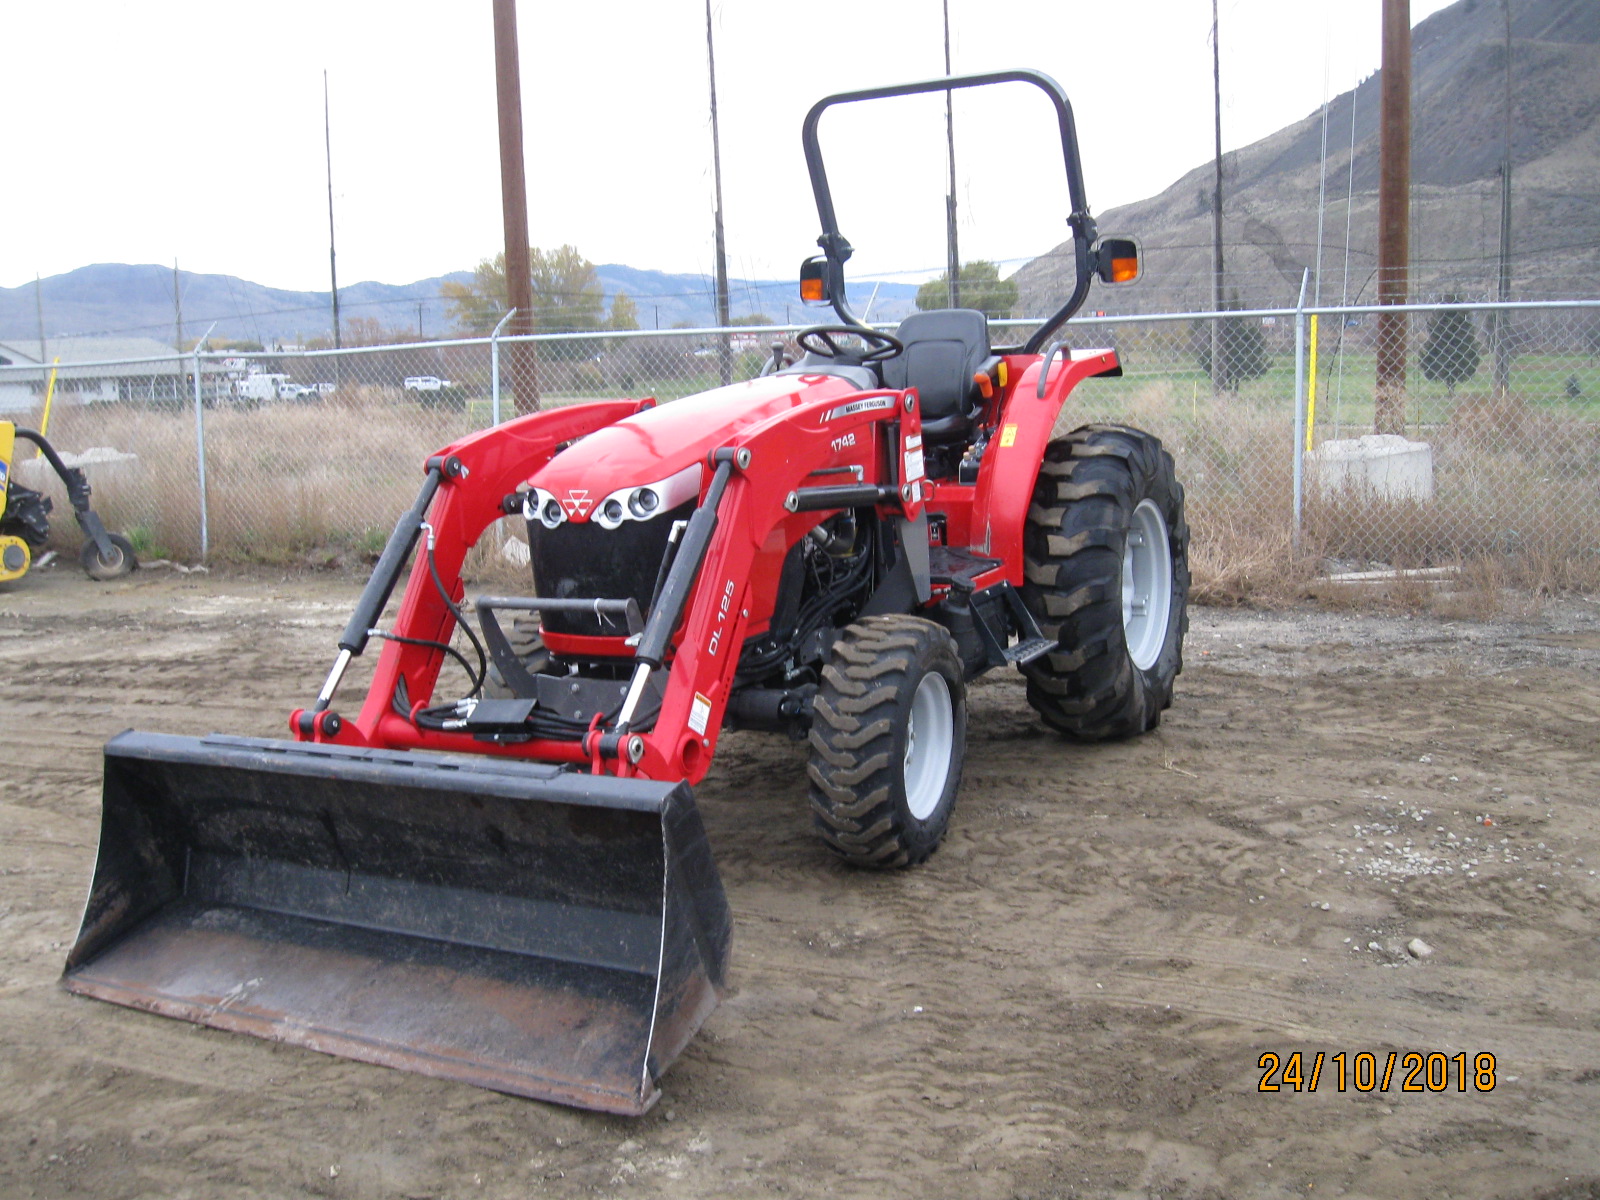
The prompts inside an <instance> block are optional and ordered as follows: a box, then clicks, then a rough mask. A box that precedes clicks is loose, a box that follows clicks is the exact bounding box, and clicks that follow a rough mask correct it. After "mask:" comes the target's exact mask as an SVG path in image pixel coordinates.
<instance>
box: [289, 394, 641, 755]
mask: <svg viewBox="0 0 1600 1200" xmlns="http://www.w3.org/2000/svg"><path fill="white" fill-rule="evenodd" d="M653 403H654V401H653V400H644V401H640V400H610V401H600V402H597V403H594V404H583V405H574V406H573V407H571V408H562V409H554V410H551V411H548V412H539V413H533V414H530V415H529V416H526V417H521V418H518V419H517V420H515V421H511V422H508V423H507V424H505V425H501V426H497V427H495V428H493V429H485V430H482V431H480V432H478V433H475V434H472V435H471V436H469V437H465V438H462V439H461V440H460V441H458V442H454V443H452V444H451V445H449V446H446V447H445V448H444V449H442V450H440V451H439V452H438V453H437V454H436V455H433V456H431V457H430V459H429V461H430V462H449V461H450V460H452V459H453V460H455V462H456V463H457V464H459V466H458V467H455V468H452V469H451V470H450V471H449V472H447V473H445V474H444V475H443V477H442V478H441V480H440V482H439V485H438V490H437V492H436V493H435V495H434V499H433V502H432V504H431V505H429V506H427V525H428V527H429V528H430V529H431V534H430V533H428V532H427V531H424V537H425V538H426V539H428V540H430V541H431V542H432V547H431V551H432V556H433V567H434V569H436V570H437V571H438V573H439V577H440V579H441V580H442V581H443V582H444V584H445V587H446V589H447V590H448V591H449V592H450V598H451V600H452V602H455V603H457V604H459V603H460V601H461V598H462V595H463V590H462V583H461V565H462V563H463V562H464V561H465V560H466V556H467V552H468V551H469V550H471V549H472V547H473V546H474V545H475V544H476V543H477V541H478V539H479V537H481V536H482V534H483V531H484V530H485V529H487V528H488V527H489V526H490V525H491V524H492V523H493V522H495V521H496V520H498V519H499V518H501V517H503V516H505V515H506V509H505V507H504V501H505V499H506V498H507V497H508V496H512V495H514V494H515V493H516V489H517V487H518V485H519V484H522V483H524V482H525V481H526V480H527V478H528V476H529V475H530V474H532V473H533V472H534V471H536V470H537V469H538V468H539V467H541V466H543V465H544V464H545V463H546V462H548V461H549V460H550V459H551V458H552V457H553V456H554V455H555V454H556V453H557V452H558V450H559V449H560V447H562V446H563V445H565V444H567V443H569V442H571V441H573V440H575V439H577V438H580V437H582V436H584V435H585V434H588V433H592V432H594V431H595V430H596V429H600V428H603V427H604V426H606V425H610V424H612V423H613V422H615V421H620V420H621V419H622V418H624V417H628V416H631V415H633V414H634V413H636V412H639V411H641V410H642V409H644V408H647V407H649V406H651V405H652V404H653ZM402 536H403V535H402V531H401V530H400V529H397V530H396V532H395V535H394V537H393V538H391V547H390V550H395V549H397V547H396V546H395V545H394V543H395V542H396V541H398V540H399V539H400V538H401V537H402ZM429 549H430V547H429V546H428V544H427V542H426V541H425V543H424V545H423V546H422V548H421V552H420V553H419V554H417V555H416V560H415V561H414V562H413V564H412V568H411V574H410V577H409V579H408V581H407V583H406V589H405V593H404V594H403V596H402V597H401V601H400V607H399V610H398V612H397V613H396V615H395V620H394V632H396V633H398V634H400V635H401V636H403V637H406V638H411V639H415V640H417V641H425V642H433V643H446V642H448V641H449V638H450V634H451V631H452V630H453V629H454V626H455V618H454V616H452V615H451V613H450V611H449V609H447V608H446V607H445V604H444V600H443V598H442V597H441V596H440V595H439V589H438V587H437V586H436V585H435V584H434V581H433V577H432V572H431V571H430V570H429V565H428V554H429ZM390 550H386V551H385V558H387V557H389V555H390ZM403 566H404V561H403V556H397V560H396V561H395V563H394V564H393V566H392V568H391V569H392V570H393V571H394V572H396V573H398V571H399V570H400V569H402V568H403ZM381 570H382V568H381V565H380V572H379V573H375V574H374V576H373V579H372V581H371V582H369V583H368V585H367V587H368V591H367V593H366V595H364V596H363V600H366V599H367V598H368V597H369V596H373V595H374V594H375V589H392V587H393V586H394V583H395V578H394V577H391V578H389V579H383V578H380V575H381ZM383 594H384V595H385V596H386V595H387V592H386V591H385V592H383ZM381 608H382V604H381V602H380V603H378V604H376V605H374V606H373V609H374V611H375V615H376V616H380V617H381V615H382V613H381ZM351 634H352V631H349V630H347V631H346V639H345V640H346V642H349V641H351V640H352V638H351ZM342 644H343V643H342ZM359 652H360V651H359V645H358V647H357V649H356V653H359ZM443 662H444V655H443V653H442V652H440V651H439V650H437V649H431V648H429V647H428V646H418V645H410V644H406V643H404V642H399V641H393V640H391V641H388V642H386V644H385V645H384V648H383V651H382V653H381V654H380V656H379V659H378V666H377V669H376V670H375V672H374V674H373V680H372V685H371V687H370V688H369V690H368V692H367V698H366V701H365V703H364V704H363V705H362V708H361V713H360V715H359V716H358V717H357V718H356V719H355V720H354V721H343V720H340V719H338V718H337V717H336V716H335V717H334V718H333V719H331V720H330V719H328V717H327V714H325V713H315V714H308V713H307V711H306V710H304V709H296V710H295V711H294V712H293V713H292V714H290V717H289V728H290V730H291V732H292V733H293V734H294V736H295V737H296V738H297V739H298V740H300V741H317V742H338V743H341V744H343V745H347V746H391V747H394V748H408V747H410V746H412V745H415V744H416V743H415V742H414V741H413V740H411V739H410V738H407V737H404V736H402V737H401V738H399V739H398V740H396V739H395V738H394V737H393V736H392V735H391V736H389V737H385V734H384V729H385V726H386V725H389V724H392V722H391V721H390V720H389V719H390V718H393V717H397V716H398V715H399V714H397V713H396V712H395V704H396V698H397V697H401V696H404V697H409V699H410V700H411V701H412V703H411V705H410V707H415V704H416V702H421V701H426V700H427V699H428V698H429V697H431V696H432V694H433V690H434V684H435V683H436V682H437V680H438V675H439V669H440V667H441V666H442V664H443ZM325 690H326V689H325ZM330 711H331V710H330ZM311 716H314V717H315V718H316V719H315V720H311V719H308V717H311ZM404 728H409V729H412V730H413V732H414V731H415V730H414V727H413V726H410V725H409V724H408V723H407V724H406V725H405V726H404ZM472 748H474V749H479V748H481V747H472Z"/></svg>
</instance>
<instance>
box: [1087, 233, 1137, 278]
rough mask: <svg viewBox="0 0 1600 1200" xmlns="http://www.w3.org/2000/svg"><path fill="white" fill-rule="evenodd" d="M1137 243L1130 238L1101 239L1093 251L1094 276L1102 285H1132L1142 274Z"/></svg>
mask: <svg viewBox="0 0 1600 1200" xmlns="http://www.w3.org/2000/svg"><path fill="white" fill-rule="evenodd" d="M1143 269H1144V264H1143V263H1141V262H1140V261H1139V243H1138V242H1136V241H1134V240H1133V239H1132V238H1101V239H1100V245H1099V246H1098V247H1097V248H1096V250H1095V274H1097V275H1099V276H1100V279H1101V281H1102V282H1104V283H1133V282H1134V281H1135V280H1137V279H1138V278H1139V276H1140V275H1141V274H1142V273H1143Z"/></svg>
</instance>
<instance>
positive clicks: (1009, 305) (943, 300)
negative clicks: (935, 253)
mask: <svg viewBox="0 0 1600 1200" xmlns="http://www.w3.org/2000/svg"><path fill="white" fill-rule="evenodd" d="M1016 305H1017V284H1016V281H1015V280H1013V279H1001V278H1000V268H999V267H998V266H996V265H995V264H994V263H992V262H987V261H985V260H984V259H981V258H976V259H973V260H972V261H971V262H969V263H962V264H961V307H962V308H975V309H977V310H978V311H979V312H981V313H983V314H984V316H986V317H1009V316H1010V315H1011V310H1012V309H1013V308H1015V307H1016ZM917 307H918V308H919V309H921V310H922V311H923V312H928V311H930V310H931V309H935V308H949V307H950V272H949V271H945V272H943V273H941V274H940V276H939V278H937V279H930V280H928V282H927V283H925V284H923V285H922V286H921V287H919V288H918V289H917Z"/></svg>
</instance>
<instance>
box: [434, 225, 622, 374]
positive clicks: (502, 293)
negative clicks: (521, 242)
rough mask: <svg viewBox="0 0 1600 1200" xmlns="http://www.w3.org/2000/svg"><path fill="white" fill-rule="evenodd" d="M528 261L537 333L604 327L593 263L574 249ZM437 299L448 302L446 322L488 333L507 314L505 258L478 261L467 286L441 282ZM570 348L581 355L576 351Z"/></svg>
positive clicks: (534, 254)
mask: <svg viewBox="0 0 1600 1200" xmlns="http://www.w3.org/2000/svg"><path fill="white" fill-rule="evenodd" d="M530 257H531V262H530V267H531V274H532V276H533V327H534V330H535V331H536V332H538V333H587V332H589V331H590V330H595V329H602V328H604V327H605V320H604V315H603V314H604V309H605V291H604V290H603V289H602V288H601V286H600V281H599V279H597V278H596V277H595V273H594V264H593V263H592V262H590V261H589V260H588V259H587V258H585V257H584V256H583V255H581V254H579V253H578V250H577V247H575V246H562V247H560V248H559V249H556V250H540V249H538V248H537V247H535V248H534V249H533V250H532V251H531V252H530ZM440 294H441V295H442V296H443V297H444V298H445V300H447V301H448V302H449V306H450V316H451V319H452V320H454V321H455V323H456V325H457V327H458V328H459V329H460V330H461V331H462V332H464V333H468V334H487V333H492V332H493V331H494V327H495V326H496V325H498V324H499V323H500V318H501V317H503V316H505V315H506V256H505V254H504V253H501V254H497V255H495V256H494V257H493V258H492V259H489V258H486V259H484V260H483V261H482V262H480V263H479V264H478V265H477V266H476V267H475V268H473V272H472V282H471V283H470V284H468V283H446V284H445V285H444V287H443V288H441V289H440ZM631 303H632V301H629V304H631ZM560 345H561V344H560V343H557V346H558V347H559V346H560ZM569 349H571V350H572V351H573V353H576V354H579V356H582V355H581V350H580V348H579V347H576V346H574V347H569ZM548 352H549V353H553V354H554V356H555V357H558V358H565V357H572V356H573V355H572V354H569V353H568V350H567V349H552V350H551V351H548Z"/></svg>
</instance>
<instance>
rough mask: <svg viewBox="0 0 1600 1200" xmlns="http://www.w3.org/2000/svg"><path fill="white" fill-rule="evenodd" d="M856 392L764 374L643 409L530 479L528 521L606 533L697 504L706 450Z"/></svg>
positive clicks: (822, 379)
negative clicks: (802, 408)
mask: <svg viewBox="0 0 1600 1200" xmlns="http://www.w3.org/2000/svg"><path fill="white" fill-rule="evenodd" d="M858 390H859V389H858V388H857V387H856V386H855V385H854V384H853V383H851V382H850V381H849V380H847V379H841V378H839V377H838V376H834V375H809V374H807V375H769V376H767V377H765V378H762V379H752V380H750V381H748V382H746V383H736V384H732V385H730V386H728V387H722V388H715V389H713V390H711V391H709V392H701V393H699V394H698V395H694V396H686V397H685V398H683V399H682V400H674V401H672V402H671V403H669V404H663V405H659V406H657V407H655V408H648V409H645V410H644V411H643V412H640V413H637V414H635V415H634V416H631V417H627V418H625V419H623V420H621V421H618V422H617V423H616V424H614V425H608V426H606V427H605V428H603V429H600V430H597V431H595V432H594V433H591V434H589V435H588V436H587V437H585V438H582V439H581V440H579V441H577V442H575V443H574V444H573V445H572V446H570V447H568V448H567V449H566V450H563V451H562V452H561V453H560V454H558V455H556V456H555V457H554V458H553V459H551V460H550V461H549V462H548V463H546V464H545V466H544V467H543V468H542V469H541V470H540V471H539V472H537V473H536V474H535V475H534V476H533V477H532V478H531V479H529V480H528V483H529V487H530V489H531V492H532V494H531V495H530V497H529V501H528V515H529V518H530V520H531V521H538V522H539V523H541V524H543V525H544V527H545V528H546V529H554V528H556V527H557V526H559V525H562V524H565V523H567V522H569V521H570V522H575V523H584V522H589V521H596V522H598V523H600V524H602V525H605V526H606V527H608V528H615V527H616V526H617V525H619V524H621V523H622V522H625V521H630V520H648V519H649V518H651V517H653V516H656V515H659V514H663V513H666V512H668V511H670V510H673V509H676V508H677V507H679V506H680V505H681V504H683V503H685V502H687V501H690V500H698V498H699V495H700V492H701V491H702V490H703V487H704V484H705V481H707V480H709V479H710V473H709V471H708V470H702V469H701V468H702V467H703V466H704V464H706V463H707V462H708V460H709V457H710V455H711V452H712V451H714V450H716V449H717V448H718V447H721V446H725V445H727V444H728V443H729V441H730V440H732V439H733V438H734V437H735V436H736V435H737V434H738V433H739V432H740V431H741V430H744V429H748V428H750V427H751V426H754V425H757V424H760V423H761V422H763V421H765V420H767V419H768V418H769V417H772V416H775V415H777V414H778V413H782V412H787V411H788V410H789V409H792V408H795V407H796V406H798V405H800V404H804V403H808V402H810V401H814V400H821V399H832V398H835V397H845V396H850V395H853V394H854V393H855V392H857V391H858Z"/></svg>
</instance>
